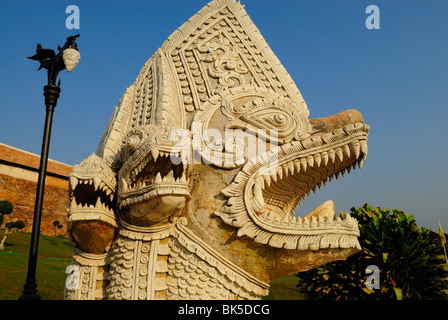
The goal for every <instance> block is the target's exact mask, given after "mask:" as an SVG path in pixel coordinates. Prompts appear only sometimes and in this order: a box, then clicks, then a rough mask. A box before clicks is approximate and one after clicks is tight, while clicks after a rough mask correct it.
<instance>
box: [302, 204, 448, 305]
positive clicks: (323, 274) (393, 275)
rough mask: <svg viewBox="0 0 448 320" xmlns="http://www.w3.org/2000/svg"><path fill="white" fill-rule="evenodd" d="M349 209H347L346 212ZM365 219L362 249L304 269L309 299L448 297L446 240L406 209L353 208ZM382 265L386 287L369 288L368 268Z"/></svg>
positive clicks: (355, 214) (354, 214)
mask: <svg viewBox="0 0 448 320" xmlns="http://www.w3.org/2000/svg"><path fill="white" fill-rule="evenodd" d="M342 215H343V214H342ZM350 215H351V216H352V217H354V218H356V219H357V220H358V221H359V230H360V233H361V236H360V238H359V241H360V244H361V247H362V251H361V252H360V253H358V254H356V255H354V256H352V257H349V258H348V259H347V260H345V261H337V262H334V263H330V264H327V265H325V266H322V267H319V268H316V269H313V270H310V271H307V272H303V273H300V274H298V275H297V276H298V277H299V286H300V287H302V291H303V293H304V294H305V297H306V299H309V300H338V299H340V300H369V299H375V300H395V299H419V300H420V299H421V300H427V299H428V300H438V299H444V300H446V299H447V298H448V278H447V272H446V263H445V260H444V255H443V248H442V246H441V244H440V240H439V239H437V238H434V237H431V231H430V230H428V229H426V228H419V227H418V226H417V224H416V222H415V219H414V217H413V216H412V215H409V214H407V213H405V212H403V211H401V210H396V209H392V211H390V210H388V209H381V208H376V209H374V208H373V207H370V206H368V205H367V204H366V205H364V206H363V207H361V208H359V209H355V208H352V209H351V212H350ZM369 265H375V266H377V267H378V268H379V278H380V280H379V281H380V288H379V289H367V287H366V279H367V277H368V276H369V274H366V268H367V267H368V266H369Z"/></svg>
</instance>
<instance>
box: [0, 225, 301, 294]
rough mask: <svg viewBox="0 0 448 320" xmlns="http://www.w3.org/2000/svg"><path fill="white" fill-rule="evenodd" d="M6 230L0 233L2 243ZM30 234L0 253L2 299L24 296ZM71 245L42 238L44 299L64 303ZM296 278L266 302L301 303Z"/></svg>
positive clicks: (284, 281) (39, 277) (282, 282)
mask: <svg viewBox="0 0 448 320" xmlns="http://www.w3.org/2000/svg"><path fill="white" fill-rule="evenodd" d="M3 234H4V229H1V230H0V240H1V239H2V238H3ZM30 239H31V234H30V233H23V232H15V233H13V234H10V235H9V236H8V238H7V240H6V243H5V250H4V251H0V300H17V299H18V298H19V297H20V296H21V295H22V290H23V286H24V284H25V280H26V273H27V269H28V254H29V245H30ZM71 256H72V249H71V245H70V242H69V241H68V239H66V238H62V237H56V238H53V237H48V236H41V237H40V238H39V251H38V260H37V273H36V281H37V290H38V294H39V295H40V296H41V298H42V300H61V299H62V298H63V294H64V287H65V279H66V274H65V269H66V268H67V266H68V265H69V264H70V262H71ZM296 284H297V278H296V277H295V276H293V275H291V276H285V277H281V278H279V279H277V280H275V281H274V282H272V283H271V289H270V293H269V295H268V296H266V297H264V298H263V300H302V299H303V297H302V295H301V294H300V293H299V291H298V289H297V288H296Z"/></svg>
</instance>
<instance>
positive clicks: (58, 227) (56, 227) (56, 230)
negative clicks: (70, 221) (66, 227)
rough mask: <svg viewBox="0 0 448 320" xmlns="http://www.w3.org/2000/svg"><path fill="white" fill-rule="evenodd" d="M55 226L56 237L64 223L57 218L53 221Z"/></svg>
mask: <svg viewBox="0 0 448 320" xmlns="http://www.w3.org/2000/svg"><path fill="white" fill-rule="evenodd" d="M53 226H54V237H55V238H56V236H57V234H58V230H59V229H62V224H61V223H60V222H59V221H57V220H55V221H53Z"/></svg>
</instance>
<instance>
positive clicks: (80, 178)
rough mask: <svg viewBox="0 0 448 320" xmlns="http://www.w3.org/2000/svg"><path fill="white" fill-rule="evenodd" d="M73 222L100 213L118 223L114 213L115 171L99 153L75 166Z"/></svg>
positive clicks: (114, 223)
mask: <svg viewBox="0 0 448 320" xmlns="http://www.w3.org/2000/svg"><path fill="white" fill-rule="evenodd" d="M69 187H70V188H69V189H70V213H69V222H70V223H72V222H74V221H79V220H95V219H99V218H100V217H101V218H103V219H105V221H107V222H108V223H110V224H111V225H116V222H115V214H114V209H113V208H114V205H115V204H114V202H115V189H116V181H115V175H114V173H113V172H112V171H111V169H110V168H109V167H108V166H107V165H106V164H105V163H104V161H103V160H102V159H101V158H99V157H98V156H97V155H96V154H92V155H91V156H89V157H88V158H87V159H85V160H84V161H83V162H81V163H80V164H79V165H76V166H74V168H73V172H72V173H71V174H70V176H69Z"/></svg>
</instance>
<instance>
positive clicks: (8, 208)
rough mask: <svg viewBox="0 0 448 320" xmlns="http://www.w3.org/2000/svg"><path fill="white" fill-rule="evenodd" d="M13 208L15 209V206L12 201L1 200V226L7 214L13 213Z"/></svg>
mask: <svg viewBox="0 0 448 320" xmlns="http://www.w3.org/2000/svg"><path fill="white" fill-rule="evenodd" d="M12 210H13V206H12V204H11V202H9V201H8V200H1V201H0V227H1V226H2V224H3V220H4V218H5V215H6V214H11V212H12Z"/></svg>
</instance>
